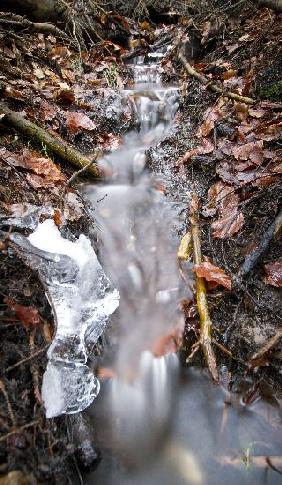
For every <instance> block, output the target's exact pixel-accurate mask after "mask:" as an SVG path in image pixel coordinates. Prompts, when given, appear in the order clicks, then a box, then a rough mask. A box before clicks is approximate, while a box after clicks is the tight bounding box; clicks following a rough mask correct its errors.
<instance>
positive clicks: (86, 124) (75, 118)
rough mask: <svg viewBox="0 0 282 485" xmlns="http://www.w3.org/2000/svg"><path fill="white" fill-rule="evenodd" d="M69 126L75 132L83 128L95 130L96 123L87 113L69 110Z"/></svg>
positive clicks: (67, 114) (67, 115)
mask: <svg viewBox="0 0 282 485" xmlns="http://www.w3.org/2000/svg"><path fill="white" fill-rule="evenodd" d="M66 119H67V127H68V129H69V131H70V132H71V133H73V134H75V133H77V132H78V131H81V130H88V131H92V130H95V128H96V125H95V123H94V121H92V120H91V119H90V118H89V117H88V116H87V115H85V114H83V113H80V112H76V111H68V112H67V113H66Z"/></svg>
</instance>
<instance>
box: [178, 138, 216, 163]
mask: <svg viewBox="0 0 282 485" xmlns="http://www.w3.org/2000/svg"><path fill="white" fill-rule="evenodd" d="M201 141H202V143H201V145H199V146H198V147H195V148H191V149H190V150H188V151H187V152H186V153H185V155H183V156H182V157H180V158H179V159H178V160H177V162H176V165H177V166H179V165H183V164H185V163H186V162H188V161H189V160H190V158H192V157H194V156H196V155H206V154H208V153H211V152H213V150H214V145H213V144H212V143H211V142H210V141H209V140H208V139H206V138H203V139H202V140H201Z"/></svg>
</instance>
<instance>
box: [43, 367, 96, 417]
mask: <svg viewBox="0 0 282 485" xmlns="http://www.w3.org/2000/svg"><path fill="white" fill-rule="evenodd" d="M99 390H100V383H99V381H98V379H97V378H96V377H95V376H94V374H93V373H92V372H91V371H90V369H89V368H88V367H87V366H86V365H84V364H77V363H76V364H75V365H74V364H73V365H70V366H68V365H66V364H65V363H63V362H53V361H52V360H51V361H49V362H48V365H47V369H46V371H45V373H44V376H43V385H42V398H43V401H44V404H45V408H46V418H53V417H54V416H59V415H60V414H73V413H77V412H78V411H82V410H83V409H85V408H86V407H88V406H89V404H91V403H92V401H93V400H94V399H95V398H96V397H97V396H98V394H99Z"/></svg>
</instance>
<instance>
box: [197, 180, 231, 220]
mask: <svg viewBox="0 0 282 485" xmlns="http://www.w3.org/2000/svg"><path fill="white" fill-rule="evenodd" d="M238 203H239V197H238V195H237V194H235V193H234V189H233V188H232V187H231V186H230V185H226V184H224V183H223V182H221V181H219V182H216V183H215V184H213V185H212V186H211V187H210V188H209V190H208V203H207V204H206V205H205V206H204V208H203V211H202V213H203V215H204V216H205V217H211V216H214V215H215V214H216V212H217V211H218V212H219V213H220V214H223V213H224V211H225V210H226V209H227V210H231V209H232V208H237V207H238Z"/></svg>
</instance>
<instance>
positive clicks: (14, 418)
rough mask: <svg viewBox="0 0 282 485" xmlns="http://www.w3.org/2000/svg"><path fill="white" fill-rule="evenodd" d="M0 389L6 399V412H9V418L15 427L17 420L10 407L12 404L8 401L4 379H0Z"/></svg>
mask: <svg viewBox="0 0 282 485" xmlns="http://www.w3.org/2000/svg"><path fill="white" fill-rule="evenodd" d="M0 390H1V391H2V393H3V396H4V398H5V401H6V404H7V408H8V413H9V416H10V419H11V422H12V425H13V427H14V428H15V427H16V426H17V420H16V417H15V414H14V411H13V408H12V405H11V402H10V399H9V396H8V393H7V391H6V386H5V383H4V381H2V379H1V380H0Z"/></svg>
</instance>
